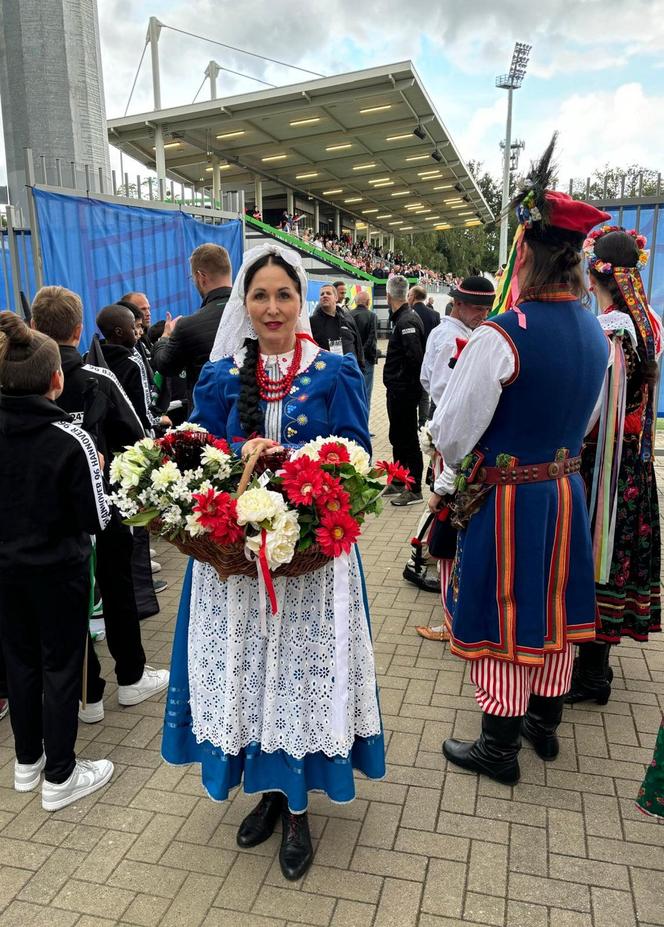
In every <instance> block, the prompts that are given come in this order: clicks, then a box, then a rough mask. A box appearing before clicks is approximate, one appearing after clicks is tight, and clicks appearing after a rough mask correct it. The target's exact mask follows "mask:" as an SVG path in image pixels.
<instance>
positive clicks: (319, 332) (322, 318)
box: [311, 283, 364, 372]
mask: <svg viewBox="0 0 664 927" xmlns="http://www.w3.org/2000/svg"><path fill="white" fill-rule="evenodd" d="M337 303H338V294H337V290H336V287H334V286H333V285H332V284H331V283H326V284H325V286H323V287H321V291H320V297H319V303H318V305H317V306H316V308H315V309H314V311H313V314H312V316H311V331H312V333H313V336H314V338H315V340H316V343H317V344H318V345H319V346H320V347H321V348H324V349H325V350H326V351H331V352H332V353H333V354H354V355H355V357H356V358H357V363H358V365H359V367H360V370H361V371H362V372H364V351H363V350H362V340H361V338H360V333H359V331H358V330H357V326H356V325H355V322H354V321H353V319H352V316H351V315H350V313H349V312H348V311H347V310H346V309H342V308H341V307H340V306H338V305H337Z"/></svg>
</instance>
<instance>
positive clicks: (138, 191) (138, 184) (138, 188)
mask: <svg viewBox="0 0 664 927" xmlns="http://www.w3.org/2000/svg"><path fill="white" fill-rule="evenodd" d="M136 196H137V197H138V199H139V200H142V199H143V195H142V193H141V175H140V174H136Z"/></svg>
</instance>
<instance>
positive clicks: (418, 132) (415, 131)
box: [413, 123, 427, 141]
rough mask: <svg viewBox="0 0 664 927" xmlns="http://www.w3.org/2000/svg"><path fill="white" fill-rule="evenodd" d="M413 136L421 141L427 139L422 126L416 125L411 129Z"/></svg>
mask: <svg viewBox="0 0 664 927" xmlns="http://www.w3.org/2000/svg"><path fill="white" fill-rule="evenodd" d="M413 135H415V136H416V137H417V138H419V139H422V141H424V139H425V138H426V137H427V130H426V129H425V128H424V126H421V125H420V124H419V123H418V124H417V125H416V126H415V128H414V129H413Z"/></svg>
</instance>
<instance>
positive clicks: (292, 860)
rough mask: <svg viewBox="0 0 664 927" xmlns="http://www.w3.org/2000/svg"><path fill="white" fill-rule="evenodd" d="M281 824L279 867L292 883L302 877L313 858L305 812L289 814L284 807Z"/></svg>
mask: <svg viewBox="0 0 664 927" xmlns="http://www.w3.org/2000/svg"><path fill="white" fill-rule="evenodd" d="M281 823H282V827H283V832H282V835H281V849H280V850H279V865H280V866H281V871H282V873H283V876H284V878H285V879H288V880H289V881H290V882H294V881H295V880H296V879H299V878H300V876H303V875H304V873H305V872H306V871H307V869H308V868H309V866H311V862H312V860H313V858H314V848H313V847H312V845H311V834H310V833H309V819H308V818H307V812H306V811H305V812H304V814H291V812H290V811H289V810H288V808H286V807H284V810H283V812H282V815H281Z"/></svg>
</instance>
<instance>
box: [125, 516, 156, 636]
mask: <svg viewBox="0 0 664 927" xmlns="http://www.w3.org/2000/svg"><path fill="white" fill-rule="evenodd" d="M132 535H133V539H134V545H133V549H132V558H131V569H132V574H133V578H134V597H135V599H136V608H137V609H138V617H139V618H140V619H141V621H143V619H145V618H151V617H152V616H153V615H156V614H158V612H159V603H158V602H157V596H156V595H155V591H154V583H153V582H152V568H151V566H150V534H149V532H148V531H147V530H146V529H145V528H133V529H132Z"/></svg>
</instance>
